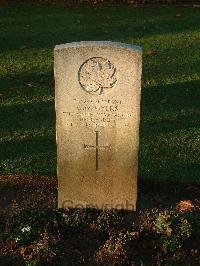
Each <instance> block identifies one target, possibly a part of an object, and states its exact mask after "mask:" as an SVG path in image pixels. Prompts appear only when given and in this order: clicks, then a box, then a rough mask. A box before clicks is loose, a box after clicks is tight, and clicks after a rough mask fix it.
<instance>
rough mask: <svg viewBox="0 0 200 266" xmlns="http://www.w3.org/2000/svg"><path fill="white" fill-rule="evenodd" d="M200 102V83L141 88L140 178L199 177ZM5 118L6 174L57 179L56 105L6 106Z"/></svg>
mask: <svg viewBox="0 0 200 266" xmlns="http://www.w3.org/2000/svg"><path fill="white" fill-rule="evenodd" d="M199 99H200V91H199V90H198V81H191V82H185V83H178V84H171V85H162V86H157V87H148V88H145V89H143V91H142V105H141V111H142V112H141V129H140V162H139V176H142V177H145V178H147V179H152V178H153V179H159V178H160V179H171V178H175V179H176V180H180V181H181V180H182V181H183V180H185V181H187V180H191V182H192V181H195V180H198V179H199V173H198V172H199V170H200V169H199V165H198V157H199V156H200V155H199V149H198V134H199V131H198V130H199ZM163 101H164V102H163ZM1 116H2V119H1V120H2V127H3V128H4V130H5V131H6V132H9V134H10V135H7V136H6V137H5V140H4V141H3V142H1V151H2V154H1V158H2V160H3V161H5V162H6V163H5V165H6V168H5V169H3V172H4V173H6V172H11V173H20V171H22V169H23V171H22V172H23V173H30V172H31V173H33V172H34V173H37V174H42V175H44V174H50V175H55V172H56V169H55V167H56V166H55V162H56V141H55V139H56V138H55V110H54V102H53V101H47V102H45V101H41V102H40V101H37V102H32V103H29V104H20V105H12V106H6V107H3V108H2V112H1ZM43 157H46V158H43ZM40 160H42V162H41V163H40ZM52 160H53V162H54V163H53V164H52V165H51V167H49V161H51V162H52ZM7 162H8V163H7ZM31 169H32V170H31ZM33 169H34V171H33ZM13 171H14V172H13ZM22 172H21V173H22Z"/></svg>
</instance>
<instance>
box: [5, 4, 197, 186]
mask: <svg viewBox="0 0 200 266" xmlns="http://www.w3.org/2000/svg"><path fill="white" fill-rule="evenodd" d="M176 14H180V15H181V16H178V17H177V16H176ZM199 17H200V9H199V8H194V7H187V8H184V7H154V8H153V7H145V8H134V7H131V6H118V7H109V6H107V7H95V8H94V7H79V8H64V7H59V6H54V5H52V6H45V5H37V4H32V5H31V4H18V5H17V4H8V5H4V6H1V7H0V32H1V38H0V39H1V41H0V79H1V81H0V88H1V92H0V93H1V99H2V110H1V113H0V116H1V117H0V119H1V131H2V133H1V141H0V143H1V148H0V149H1V173H2V174H14V173H24V174H37V175H50V176H53V175H56V142H55V111H54V84H53V48H54V46H55V45H56V44H61V43H66V42H71V41H81V40H113V41H120V42H126V43H132V44H137V45H140V46H142V47H143V77H142V102H141V130H140V157H139V178H141V179H144V180H147V179H151V180H152V179H153V180H164V181H170V180H176V181H177V182H198V180H199V175H200V86H199V77H200V20H199ZM155 51H156V52H155Z"/></svg>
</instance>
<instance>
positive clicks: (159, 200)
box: [137, 178, 200, 213]
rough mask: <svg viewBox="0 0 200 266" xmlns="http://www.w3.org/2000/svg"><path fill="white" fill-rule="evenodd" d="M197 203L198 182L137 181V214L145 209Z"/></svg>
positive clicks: (198, 194) (198, 197)
mask: <svg viewBox="0 0 200 266" xmlns="http://www.w3.org/2000/svg"><path fill="white" fill-rule="evenodd" d="M185 200H186V201H187V200H191V201H193V202H194V201H199V200H200V183H199V182H190V181H189V180H188V182H179V181H177V180H173V179H171V180H162V181H158V180H155V179H154V180H145V179H142V178H141V179H139V182H138V199H137V213H139V212H141V211H145V210H147V209H149V210H150V209H153V208H155V209H170V208H175V207H176V206H177V204H178V203H179V202H180V201H185Z"/></svg>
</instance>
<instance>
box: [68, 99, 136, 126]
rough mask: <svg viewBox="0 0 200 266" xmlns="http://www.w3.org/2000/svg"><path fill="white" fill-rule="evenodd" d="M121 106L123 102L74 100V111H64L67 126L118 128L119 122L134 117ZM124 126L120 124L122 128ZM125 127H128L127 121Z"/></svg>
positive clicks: (113, 100)
mask: <svg viewBox="0 0 200 266" xmlns="http://www.w3.org/2000/svg"><path fill="white" fill-rule="evenodd" d="M121 106H122V100H116V99H101V100H93V99H90V100H85V99H74V108H73V111H65V112H64V111H63V114H65V116H66V119H67V125H70V126H74V125H79V126H81V127H87V126H100V127H117V124H118V122H120V121H122V120H126V118H130V117H131V116H132V114H131V113H126V112H123V111H122V110H121V108H122V107H121ZM74 109H75V110H74ZM122 125H123V124H121V123H120V126H122ZM124 126H128V123H127V122H126V121H125V122H124Z"/></svg>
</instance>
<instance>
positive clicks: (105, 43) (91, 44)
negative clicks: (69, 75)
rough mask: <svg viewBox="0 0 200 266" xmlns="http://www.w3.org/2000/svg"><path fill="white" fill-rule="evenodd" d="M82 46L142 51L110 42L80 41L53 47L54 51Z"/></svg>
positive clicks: (139, 48) (138, 47) (125, 44)
mask: <svg viewBox="0 0 200 266" xmlns="http://www.w3.org/2000/svg"><path fill="white" fill-rule="evenodd" d="M84 46H86V47H87V46H97V47H102V46H106V47H116V48H122V49H128V50H135V51H137V52H141V51H142V47H140V46H137V45H132V44H127V43H121V42H112V41H81V42H70V43H65V44H60V45H56V46H55V50H59V49H64V48H70V47H84Z"/></svg>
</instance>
